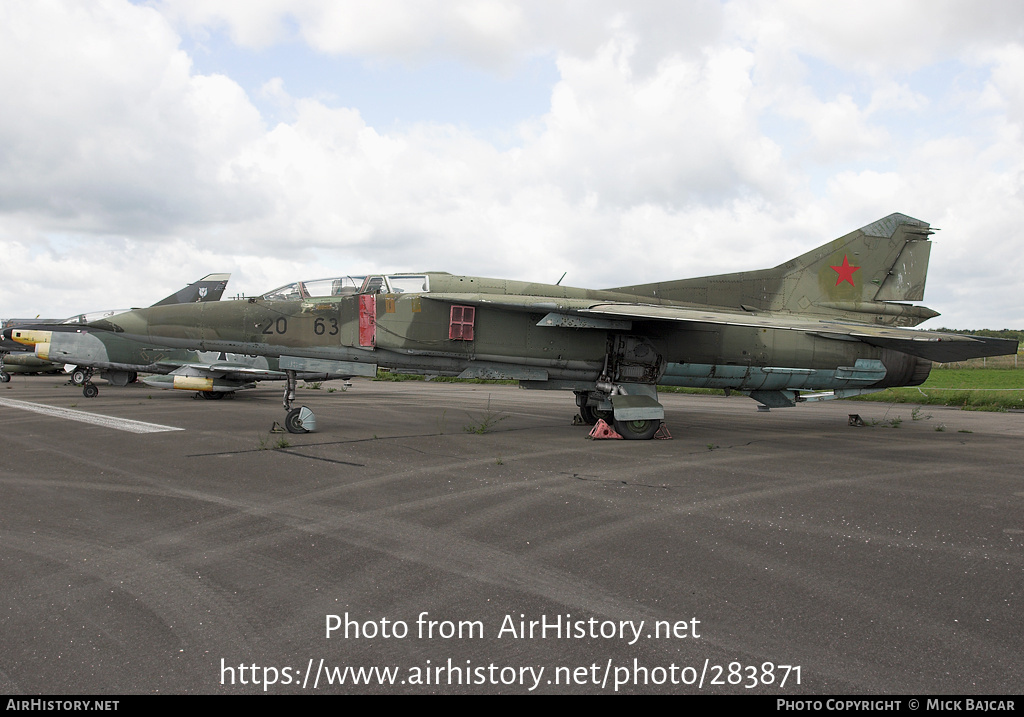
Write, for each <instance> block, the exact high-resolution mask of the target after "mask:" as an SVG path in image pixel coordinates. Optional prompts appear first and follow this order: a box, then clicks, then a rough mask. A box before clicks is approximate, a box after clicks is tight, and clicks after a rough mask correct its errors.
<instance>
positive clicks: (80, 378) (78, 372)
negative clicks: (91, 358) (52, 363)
mask: <svg viewBox="0 0 1024 717" xmlns="http://www.w3.org/2000/svg"><path fill="white" fill-rule="evenodd" d="M88 378H89V377H88V375H86V373H85V370H84V369H80V368H76V369H75V370H74V371H72V372H71V383H73V384H75V385H76V386H81V385H82V384H84V383H85V382H86V380H87V379H88Z"/></svg>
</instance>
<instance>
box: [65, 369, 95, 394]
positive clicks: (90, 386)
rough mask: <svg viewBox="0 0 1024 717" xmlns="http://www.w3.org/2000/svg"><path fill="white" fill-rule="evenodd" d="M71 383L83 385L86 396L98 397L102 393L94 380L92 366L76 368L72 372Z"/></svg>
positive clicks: (83, 392)
mask: <svg viewBox="0 0 1024 717" xmlns="http://www.w3.org/2000/svg"><path fill="white" fill-rule="evenodd" d="M71 383H73V384H74V385H75V386H81V387H82V395H83V396H85V397H86V398H96V397H97V396H99V395H100V389H99V387H97V386H96V384H94V383H93V382H92V369H91V368H76V369H75V370H74V371H72V372H71Z"/></svg>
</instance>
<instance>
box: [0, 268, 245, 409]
mask: <svg viewBox="0 0 1024 717" xmlns="http://www.w3.org/2000/svg"><path fill="white" fill-rule="evenodd" d="M230 278H231V274H208V275H206V276H204V277H203V278H202V279H199V280H198V281H195V282H193V283H191V284H189V285H188V286H186V287H184V288H182V289H179V290H178V291H176V292H174V293H173V294H171V295H170V296H167V297H165V298H163V299H161V300H160V301H158V302H157V303H155V304H153V306H169V305H172V304H187V303H193V302H201V301H219V300H220V297H221V296H222V295H223V294H224V290H225V289H226V288H227V285H228V280H229V279H230ZM128 311H131V309H112V310H107V311H94V312H90V313H87V314H76V315H75V316H72V317H70V318H67V319H63V320H59V321H55V320H52V319H44V320H41V321H40V320H38V319H36V320H33V319H9V320H7V321H6V322H4V330H3V338H2V343H0V349H2V350H4V351H10V352H11V353H10V354H9V355H7V356H5V357H4V367H5V368H6V367H7V366H8V364H10V365H11V366H20V367H23V368H22V369H21V371H20V372H21V373H29V372H34V373H46V372H56V371H60V370H64V369H65V368H66V369H67V370H69V371H71V376H72V379H71V380H72V383H75V384H78V385H80V386H84V387H85V388H84V389H83V393H84V394H85V396H86V397H89V398H91V397H93V396H96V395H97V394H98V393H99V389H98V388H96V386H95V385H94V384H92V383H91V381H90V379H91V378H92V375H93V372H94V371H95V370H97V369H99V370H100V371H101V375H102V376H103V377H104V378H106V379H107V380H108V381H110V382H111V383H113V384H115V385H119V386H125V385H127V384H129V383H131V382H132V381H134V380H135V378H136V369H135V367H133V366H131V365H128V364H125V365H121V366H118V365H115V364H114V363H112V362H109V361H105V360H95V359H96V358H97V357H96V355H95V354H92V353H86V352H78V353H70V352H62V351H60V350H59V349H58V350H53V351H51V347H52V345H53V342H54V340H55V341H56V342H57V344H58V346H63V345H66V344H67V343H69V342H74V341H75V338H74V337H80V336H82V335H87V334H88V333H89V332H90V329H89V328H88V327H87V324H89V323H90V322H95V321H102V320H104V319H108V318H110V317H112V316H117V315H118V314H122V313H125V312H128ZM55 337H56V338H55ZM25 346H29V347H31V348H32V351H24V347H25ZM16 349H21V352H20V353H15V352H14V350H16ZM183 353H184V352H183ZM51 354H52V356H51ZM33 369H34V370H33ZM0 374H3V375H0V381H4V382H6V381H9V380H10V377H9V376H7V375H6V374H5V373H3V372H2V371H0Z"/></svg>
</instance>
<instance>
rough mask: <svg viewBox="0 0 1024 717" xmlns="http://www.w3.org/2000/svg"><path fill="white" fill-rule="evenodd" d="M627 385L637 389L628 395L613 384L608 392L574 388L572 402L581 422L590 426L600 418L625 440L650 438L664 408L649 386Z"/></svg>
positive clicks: (663, 414)
mask: <svg viewBox="0 0 1024 717" xmlns="http://www.w3.org/2000/svg"><path fill="white" fill-rule="evenodd" d="M630 388H631V389H633V390H639V391H640V392H639V393H634V394H632V395H630V394H627V393H625V392H624V390H623V388H622V387H614V388H613V389H612V391H610V392H608V393H605V392H604V391H576V405H577V406H579V409H580V417H581V418H582V419H583V422H584V423H586V424H587V425H590V426H593V425H596V424H597V422H598V421H599V420H600V421H604V422H605V423H607V424H610V425H611V426H612V427H614V428H615V431H616V432H617V433H618V434H619V435H620V436H622V437H623V438H625V439H626V440H634V441H646V440H649V439H651V438H654V436H655V434H656V433H657V432H658V429H659V428H661V424H662V423H663V421H664V416H665V412H664V409H663V408H662V407H661V404H659V403H658V402H657V399H656V398H655V396H657V393H656V391H655V390H654V389H653V387H651V388H650V389H634V388H633V387H630ZM651 394H653V395H651ZM616 414H618V415H616Z"/></svg>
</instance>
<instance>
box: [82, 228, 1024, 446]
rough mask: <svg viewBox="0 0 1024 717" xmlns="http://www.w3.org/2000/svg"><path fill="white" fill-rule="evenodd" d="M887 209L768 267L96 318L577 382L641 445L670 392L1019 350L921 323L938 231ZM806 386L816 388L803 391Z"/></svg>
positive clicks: (230, 345) (201, 338)
mask: <svg viewBox="0 0 1024 717" xmlns="http://www.w3.org/2000/svg"><path fill="white" fill-rule="evenodd" d="M932 233H933V232H932V230H931V228H930V226H929V225H928V224H927V223H926V222H923V221H920V220H918V219H913V218H911V217H908V216H906V215H903V214H891V215H889V216H887V217H885V218H883V219H880V220H878V221H876V222H873V223H871V224H868V225H867V226H865V227H862V228H861V229H858V230H856V231H854V232H851V233H849V234H847V235H845V236H843V237H840V238H839V239H836V240H834V241H832V242H829V243H827V244H824V245H823V246H820V247H818V248H816V249H813V250H811V251H809V252H807V253H805V254H803V255H801V256H799V257H797V258H795V259H792V260H790V261H787V262H785V263H783V264H780V265H778V266H776V267H774V268H772V269H764V270H760V271H751V272H743V273H737V274H725V275H720V276H710V277H703V278H697V279H684V280H678V281H668V282H662V283H655V284H644V285H639V286H623V287H616V288H612V289H605V290H600V291H595V290H589V289H577V288H571V287H565V286H559V285H548V284H532V283H526V282H521V281H510V280H504V279H487V278H482V277H476V276H456V275H451V274H445V273H416V274H382V275H377V276H368V277H366V279H365V280H364V281H363V283H362V286H361V287H360V288H359V290H358V292H356V293H355V294H345V295H340V296H332V297H327V298H304V297H301V296H295V297H294V298H287V299H284V300H279V301H278V300H268V299H267V298H253V299H249V300H247V301H242V302H237V301H233V302H218V303H215V304H198V305H192V306H160V307H153V308H149V309H140V310H136V311H132V312H129V313H127V314H121V315H119V316H115V317H112V318H110V319H107V320H105V321H102V322H98V323H95V324H92V326H94V327H96V328H101V329H105V330H108V331H111V332H114V333H116V334H118V335H119V336H122V337H124V338H130V339H134V340H140V341H150V342H153V343H155V344H161V345H164V346H172V347H181V348H195V349H201V350H207V351H210V350H212V351H231V352H237V353H243V354H253V355H261V356H274V357H277V358H278V359H279V362H280V368H281V369H282V370H283V371H285V373H286V374H287V375H288V376H289V381H288V386H287V388H286V389H285V396H284V406H285V410H286V411H287V416H286V420H285V426H286V427H287V428H288V430H289V431H292V432H295V433H299V432H304V431H307V430H310V429H311V428H312V426H314V425H315V420H314V417H313V415H312V411H310V409H309V408H308V407H305V406H302V407H298V408H294V407H292V401H293V400H294V397H295V390H294V389H295V373H296V372H297V371H300V370H312V368H311V367H313V366H316V367H317V368H316V370H329V371H332V372H338V373H348V374H350V375H365V376H372V375H375V373H376V370H377V367H378V366H381V367H386V368H390V369H397V370H400V371H405V372H418V373H426V374H445V375H456V376H461V377H463V378H494V379H515V380H518V381H519V385H520V386H521V387H523V388H529V389H561V390H571V391H573V392H574V393H575V395H576V403H577V405H578V406H579V408H580V412H581V415H582V416H583V418H584V419H586V420H587V421H588V422H595V421H597V420H598V419H608V420H610V421H611V423H612V424H613V425H614V427H615V429H616V430H617V431H618V432H619V433H620V434H621V435H622V436H623V437H624V438H628V439H647V438H651V437H653V436H654V434H655V433H656V431H657V430H658V428H659V426H660V424H661V423H662V421H663V419H664V409H663V408H662V406H661V404H660V403H659V402H658V398H657V397H658V393H657V386H658V385H659V384H660V385H671V386H694V387H708V388H723V389H731V390H732V391H736V392H742V393H746V394H748V395H750V396H751V398H753V399H754V400H756V401H758V402H760V403H761V404H763V405H764V406H768V407H771V408H774V407H784V406H794V405H796V404H797V403H799V402H802V401H808V400H824V399H826V398H842V397H846V396H852V395H856V394H862V393H868V392H872V391H878V390H882V389H884V388H887V387H890V386H914V385H918V384H920V383H922V382H924V380H925V379H926V378H927V376H928V372H929V370H930V367H931V362H932V361H953V360H961V359H966V358H972V357H980V356H995V355H1001V354H1012V353H1014V352H1016V350H1017V342H1016V341H1009V340H1003V339H989V338H979V337H973V336H961V335H956V334H946V333H936V332H929V331H919V330H911V329H909V328H906V327H910V326H916V325H917V324H919V323H921V322H922V321H924V320H926V319H928V318H931V317H934V316H937V314H936V312H934V311H932V310H930V309H927V308H924V307H921V306H917V305H915V304H912V303H909V302H914V301H920V300H921V299H923V296H924V286H925V276H926V272H927V266H928V259H929V253H930V250H931V242H930V239H929V236H930V235H931V234H932ZM808 392H810V393H808Z"/></svg>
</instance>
